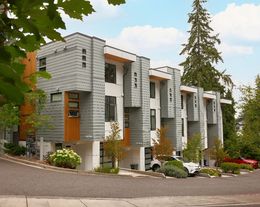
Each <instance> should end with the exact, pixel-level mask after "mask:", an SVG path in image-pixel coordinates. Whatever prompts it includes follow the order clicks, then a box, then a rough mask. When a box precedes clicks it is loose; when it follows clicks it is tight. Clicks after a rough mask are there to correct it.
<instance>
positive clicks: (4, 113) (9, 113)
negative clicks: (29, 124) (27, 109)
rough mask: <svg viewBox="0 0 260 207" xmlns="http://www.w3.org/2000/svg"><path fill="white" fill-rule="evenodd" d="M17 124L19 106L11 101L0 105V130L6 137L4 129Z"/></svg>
mask: <svg viewBox="0 0 260 207" xmlns="http://www.w3.org/2000/svg"><path fill="white" fill-rule="evenodd" d="M18 124H19V108H18V107H17V106H15V105H14V104H12V103H8V104H4V105H3V106H1V107H0V131H2V132H3V134H4V137H3V138H4V139H5V138H6V130H7V129H10V128H12V127H13V126H15V125H18Z"/></svg>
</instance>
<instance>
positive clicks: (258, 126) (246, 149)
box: [240, 75, 260, 160]
mask: <svg viewBox="0 0 260 207" xmlns="http://www.w3.org/2000/svg"><path fill="white" fill-rule="evenodd" d="M241 92H242V100H241V106H240V108H241V110H242V111H241V117H242V120H243V128H242V135H241V155H242V156H245V157H251V158H257V159H258V160H260V75H258V76H257V77H256V80H255V87H251V86H244V87H242V88H241Z"/></svg>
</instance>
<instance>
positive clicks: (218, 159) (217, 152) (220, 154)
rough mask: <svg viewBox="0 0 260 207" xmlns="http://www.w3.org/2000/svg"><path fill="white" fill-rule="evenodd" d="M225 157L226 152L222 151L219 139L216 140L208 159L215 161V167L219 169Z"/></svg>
mask: <svg viewBox="0 0 260 207" xmlns="http://www.w3.org/2000/svg"><path fill="white" fill-rule="evenodd" d="M225 157H227V152H226V151H225V150H224V148H223V145H222V142H221V141H220V139H219V138H216V139H215V141H214V145H213V147H212V149H211V150H210V158H211V159H213V160H215V166H216V167H219V166H220V164H221V163H222V162H223V160H224V158H225Z"/></svg>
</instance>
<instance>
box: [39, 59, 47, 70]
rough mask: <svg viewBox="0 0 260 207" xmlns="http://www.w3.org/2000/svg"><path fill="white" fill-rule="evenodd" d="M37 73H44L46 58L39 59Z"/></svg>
mask: <svg viewBox="0 0 260 207" xmlns="http://www.w3.org/2000/svg"><path fill="white" fill-rule="evenodd" d="M39 71H46V57H44V58H40V59H39Z"/></svg>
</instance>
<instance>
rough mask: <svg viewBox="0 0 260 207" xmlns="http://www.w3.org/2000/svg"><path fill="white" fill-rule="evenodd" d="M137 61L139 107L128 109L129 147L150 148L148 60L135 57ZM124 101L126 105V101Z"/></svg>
mask: <svg viewBox="0 0 260 207" xmlns="http://www.w3.org/2000/svg"><path fill="white" fill-rule="evenodd" d="M137 61H138V62H139V65H140V92H141V96H140V100H141V107H132V108H130V113H129V124H130V130H131V145H133V146H144V147H146V146H147V147H148V146H150V143H151V141H150V93H149V87H150V81H149V68H150V60H149V59H147V58H144V57H137ZM128 72H129V71H128ZM138 87H139V86H138ZM126 94H127V92H126ZM126 96H127V95H125V96H124V97H126ZM124 101H125V103H126V99H125V100H124ZM125 106H126V105H125Z"/></svg>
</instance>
